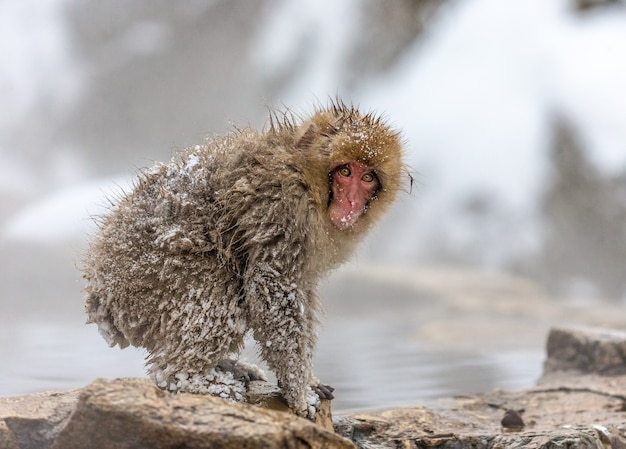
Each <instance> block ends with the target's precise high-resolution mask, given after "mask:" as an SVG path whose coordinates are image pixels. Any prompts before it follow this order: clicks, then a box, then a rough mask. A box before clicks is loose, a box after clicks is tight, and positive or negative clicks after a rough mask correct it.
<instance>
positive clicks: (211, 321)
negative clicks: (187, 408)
mask: <svg viewBox="0 0 626 449" xmlns="http://www.w3.org/2000/svg"><path fill="white" fill-rule="evenodd" d="M202 274H203V273H197V272H196V273H189V274H184V273H179V279H180V283H179V284H178V285H179V286H180V285H184V286H185V288H186V292H185V293H183V294H180V291H177V293H178V296H177V297H176V298H174V296H173V295H171V296H170V298H174V299H170V301H168V302H167V306H168V308H167V310H165V311H164V314H163V315H162V317H161V323H160V327H159V329H161V331H160V332H159V335H158V339H156V338H155V339H154V340H153V342H152V343H153V346H152V347H149V348H148V349H149V350H150V352H151V356H150V359H149V361H148V363H149V364H150V365H151V366H150V368H149V373H150V374H151V377H152V378H153V379H154V381H155V382H156V383H157V385H159V386H160V387H161V388H164V389H168V390H171V391H185V392H190V393H199V394H211V395H214V396H220V397H224V398H228V399H232V400H236V401H243V400H244V396H245V387H246V380H245V377H244V378H242V377H241V375H240V374H239V373H238V372H235V370H234V367H235V366H236V364H235V365H232V366H226V365H222V366H220V365H219V364H220V362H221V361H224V360H236V359H237V356H238V355H239V352H240V351H241V348H242V347H243V339H244V334H245V332H246V330H247V323H246V319H245V314H246V311H245V310H244V309H242V306H241V303H240V301H239V297H240V296H239V288H238V285H239V284H238V283H237V282H229V281H230V279H229V277H228V273H227V272H217V271H211V272H209V273H204V276H202ZM217 278H219V282H218V281H217V280H216V279H217ZM206 286H212V288H206Z"/></svg>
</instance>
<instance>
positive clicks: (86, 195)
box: [0, 177, 131, 243]
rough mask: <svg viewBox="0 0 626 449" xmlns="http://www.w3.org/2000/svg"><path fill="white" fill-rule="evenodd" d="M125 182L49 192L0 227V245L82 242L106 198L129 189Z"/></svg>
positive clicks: (105, 207)
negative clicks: (5, 241) (0, 243)
mask: <svg viewBox="0 0 626 449" xmlns="http://www.w3.org/2000/svg"><path fill="white" fill-rule="evenodd" d="M130 185H131V180H130V179H129V178H122V177H120V178H116V179H113V180H96V181H91V182H88V183H81V184H78V185H74V186H71V187H67V188H65V189H62V190H59V191H57V192H53V193H51V194H49V195H47V196H45V197H43V198H42V199H40V200H39V201H35V202H34V203H32V204H28V205H26V206H25V207H24V208H22V209H20V210H19V211H18V212H17V213H16V214H14V215H13V216H12V217H11V218H10V219H9V220H8V221H7V222H6V223H5V224H4V226H3V227H0V241H1V240H13V241H25V242H31V243H52V242H60V241H71V240H75V239H76V238H77V237H79V238H80V237H82V238H85V237H86V236H87V235H88V234H89V233H90V231H91V230H92V229H94V227H95V223H94V217H97V216H98V215H102V214H104V213H105V212H106V211H107V210H108V208H109V207H110V206H109V204H110V203H109V200H108V199H107V198H115V197H117V196H119V194H120V193H121V192H123V191H127V190H128V189H129V188H130Z"/></svg>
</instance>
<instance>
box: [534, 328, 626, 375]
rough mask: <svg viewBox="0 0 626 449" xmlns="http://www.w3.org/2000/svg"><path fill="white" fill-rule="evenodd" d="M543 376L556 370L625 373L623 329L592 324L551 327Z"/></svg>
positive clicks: (605, 373)
mask: <svg viewBox="0 0 626 449" xmlns="http://www.w3.org/2000/svg"><path fill="white" fill-rule="evenodd" d="M547 355H548V358H547V360H546V362H545V364H544V376H545V375H548V374H550V373H554V372H558V371H572V370H573V371H577V372H579V373H594V374H600V375H618V374H626V332H623V331H619V330H614V329H599V328H592V327H576V328H554V329H552V330H551V331H550V334H549V336H548V343H547Z"/></svg>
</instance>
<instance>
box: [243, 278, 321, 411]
mask: <svg viewBox="0 0 626 449" xmlns="http://www.w3.org/2000/svg"><path fill="white" fill-rule="evenodd" d="M247 287H248V292H247V294H248V303H249V304H248V305H249V307H250V320H251V322H250V324H251V327H252V329H253V331H254V338H255V339H256V341H257V343H258V344H259V349H260V354H261V357H262V358H263V360H265V361H266V362H267V364H268V366H269V367H270V369H272V371H274V372H275V374H276V378H277V380H278V386H279V387H280V388H281V389H282V390H283V394H284V396H285V399H286V400H287V403H288V404H289V406H290V407H291V408H292V409H293V410H294V411H295V412H296V413H297V414H298V415H300V416H306V417H309V418H313V417H314V415H315V412H316V410H318V409H319V396H318V395H317V394H316V392H315V391H314V389H313V388H312V387H311V382H312V381H313V380H314V378H313V375H312V358H313V350H314V348H315V343H316V340H317V335H316V332H315V329H314V328H313V327H314V325H315V323H316V322H317V321H316V318H315V316H314V312H313V311H311V310H308V309H307V308H306V306H305V304H307V302H306V297H305V295H304V293H303V292H302V291H301V290H300V289H299V288H298V287H297V284H296V283H295V282H292V281H290V280H289V279H281V278H280V276H279V275H278V273H277V272H276V271H274V270H271V269H269V270H260V269H259V267H257V268H256V269H255V273H254V274H253V275H252V277H251V279H250V281H249V283H248V284H247ZM316 384H317V382H316Z"/></svg>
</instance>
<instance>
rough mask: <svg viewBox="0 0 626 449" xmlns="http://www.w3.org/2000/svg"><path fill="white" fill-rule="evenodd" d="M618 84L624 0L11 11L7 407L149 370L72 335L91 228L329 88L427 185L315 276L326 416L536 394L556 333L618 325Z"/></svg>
mask: <svg viewBox="0 0 626 449" xmlns="http://www.w3.org/2000/svg"><path fill="white" fill-rule="evenodd" d="M625 80H626V7H625V5H624V3H623V2H622V1H620V0H525V1H523V2H516V1H502V0H393V1H391V0H388V1H380V0H341V1H335V0H298V1H293V0H255V1H243V0H242V1H237V2H234V1H228V0H188V1H186V2H176V3H174V2H170V1H167V0H132V1H128V0H110V1H107V2H93V1H87V0H47V1H42V0H21V1H20V2H10V1H4V2H0V395H12V394H22V393H27V392H31V391H41V390H50V389H61V388H71V387H78V386H81V385H84V384H86V383H88V382H89V381H91V380H92V379H93V378H95V377H112V376H142V375H143V372H144V371H143V367H142V364H143V357H144V354H143V353H142V352H141V351H138V350H134V349H126V350H124V351H120V350H118V349H109V348H107V347H106V344H105V342H104V340H102V339H101V338H100V336H99V335H98V333H97V330H96V328H95V326H85V325H84V314H83V306H82V298H81V288H82V279H81V277H80V272H79V270H78V267H79V266H80V260H81V253H82V251H84V248H85V245H86V242H87V240H88V236H89V233H90V232H93V231H94V226H93V221H92V219H91V217H92V216H94V215H98V214H100V213H102V212H103V211H105V210H106V205H107V201H106V197H107V195H115V194H116V193H119V192H120V191H123V190H124V189H125V188H127V187H128V186H129V185H130V182H131V179H132V177H133V175H134V173H135V172H136V169H137V168H138V167H144V166H149V165H151V164H152V163H153V162H154V161H165V160H167V159H169V158H170V157H171V155H172V153H173V152H175V151H176V150H177V149H180V148H184V147H186V146H189V145H192V144H195V143H198V142H200V141H201V140H202V139H203V138H204V137H205V136H210V135H212V134H214V133H223V132H225V131H227V130H229V129H232V128H233V124H234V125H236V126H245V125H247V124H250V125H251V126H254V127H262V126H263V125H264V123H265V121H266V116H267V106H268V105H273V106H278V107H282V106H287V107H291V108H292V109H294V110H295V111H296V112H303V113H306V112H307V111H310V110H311V109H312V106H313V105H315V104H319V103H321V104H324V103H326V101H327V99H328V98H331V97H335V95H339V96H341V97H342V98H343V99H344V100H345V101H346V102H352V103H354V104H357V105H359V106H360V107H361V108H362V109H364V110H375V111H378V112H380V113H382V114H383V115H384V116H385V117H386V118H387V120H388V121H389V122H390V123H391V124H392V125H393V126H394V127H396V128H398V129H400V130H402V132H403V136H404V138H405V141H406V152H407V160H408V163H409V165H410V168H411V170H412V173H413V176H414V178H415V180H416V184H415V186H414V187H413V189H412V192H411V193H410V194H409V193H407V194H403V195H402V196H401V198H400V199H399V201H398V204H397V207H395V209H394V210H393V211H392V212H391V213H390V214H389V216H388V217H387V218H386V220H385V221H384V223H382V224H381V225H380V226H379V227H378V228H377V229H376V230H375V232H374V233H373V235H372V236H371V238H369V239H368V241H367V242H366V244H365V245H364V247H363V249H362V251H361V252H360V254H359V256H358V257H357V260H356V261H355V262H354V263H352V264H350V265H349V266H347V267H345V268H344V269H341V270H339V271H338V272H337V273H335V274H334V275H333V276H331V277H330V279H329V280H328V281H327V282H326V283H325V285H324V286H323V296H324V298H325V302H326V303H327V316H326V318H325V325H324V327H323V328H322V329H321V331H320V348H319V351H318V352H319V353H318V358H317V361H316V365H317V371H318V376H319V377H320V378H322V380H323V381H324V382H325V383H329V384H331V385H333V386H335V387H337V389H338V390H337V399H336V400H335V406H334V407H335V409H336V410H337V409H338V410H347V409H353V408H375V407H385V406H393V405H398V404H415V403H418V402H419V401H421V400H423V399H425V398H429V397H434V396H438V395H449V394H456V393H463V392H469V391H479V390H484V389H488V388H493V387H501V388H521V387H525V386H529V385H532V383H533V382H534V381H535V380H536V378H537V376H539V374H540V372H541V362H542V358H543V347H542V345H543V341H544V339H545V336H546V332H547V329H548V328H549V327H550V326H552V325H555V324H572V323H576V324H592V325H605V326H613V327H623V325H624V323H626V321H624V320H626V315H625V314H624V310H623V306H624V303H625V301H626V275H625V274H626V273H625V271H626V220H625V217H626V88H625V87H624V83H625ZM253 352H254V351H253V350H251V353H252V354H253Z"/></svg>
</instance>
